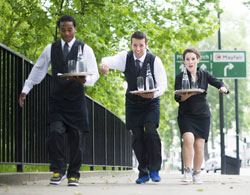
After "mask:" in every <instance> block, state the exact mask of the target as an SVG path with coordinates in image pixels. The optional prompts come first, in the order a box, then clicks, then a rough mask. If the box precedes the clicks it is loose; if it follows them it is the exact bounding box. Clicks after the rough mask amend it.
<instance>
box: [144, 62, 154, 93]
mask: <svg viewBox="0 0 250 195" xmlns="http://www.w3.org/2000/svg"><path fill="white" fill-rule="evenodd" d="M154 88H155V87H154V80H153V77H152V73H151V70H150V64H147V73H146V90H151V89H154Z"/></svg>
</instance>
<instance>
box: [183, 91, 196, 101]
mask: <svg viewBox="0 0 250 195" xmlns="http://www.w3.org/2000/svg"><path fill="white" fill-rule="evenodd" d="M196 94H197V93H196V92H191V93H181V94H179V95H180V96H181V102H183V101H185V100H186V99H188V98H190V97H191V96H193V95H196Z"/></svg>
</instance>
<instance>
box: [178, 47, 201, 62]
mask: <svg viewBox="0 0 250 195" xmlns="http://www.w3.org/2000/svg"><path fill="white" fill-rule="evenodd" d="M187 53H194V54H195V55H196V57H197V59H201V54H200V52H198V51H197V50H196V49H194V48H188V49H185V50H184V52H183V54H182V59H183V61H185V56H186V54H187Z"/></svg>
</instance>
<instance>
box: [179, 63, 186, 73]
mask: <svg viewBox="0 0 250 195" xmlns="http://www.w3.org/2000/svg"><path fill="white" fill-rule="evenodd" d="M184 68H185V64H181V65H180V66H179V69H180V70H181V71H182V72H183V71H184Z"/></svg>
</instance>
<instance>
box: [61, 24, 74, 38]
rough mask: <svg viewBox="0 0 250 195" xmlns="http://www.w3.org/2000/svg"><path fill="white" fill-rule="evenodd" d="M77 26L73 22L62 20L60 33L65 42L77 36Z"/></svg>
mask: <svg viewBox="0 0 250 195" xmlns="http://www.w3.org/2000/svg"><path fill="white" fill-rule="evenodd" d="M75 32H76V28H75V27H74V25H73V22H70V21H65V22H60V34H61V37H62V39H63V40H64V41H65V42H70V41H71V40H72V39H73V38H74V36H75Z"/></svg>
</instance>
